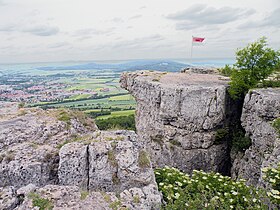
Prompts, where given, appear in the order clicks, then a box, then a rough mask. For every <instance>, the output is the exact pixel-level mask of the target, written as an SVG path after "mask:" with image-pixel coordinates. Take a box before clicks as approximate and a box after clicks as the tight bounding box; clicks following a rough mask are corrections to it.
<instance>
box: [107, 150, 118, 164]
mask: <svg viewBox="0 0 280 210" xmlns="http://www.w3.org/2000/svg"><path fill="white" fill-rule="evenodd" d="M108 161H109V163H110V165H111V166H113V167H117V166H118V162H117V160H116V156H115V152H114V151H113V150H109V151H108Z"/></svg>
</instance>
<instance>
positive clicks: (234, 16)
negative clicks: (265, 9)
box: [167, 4, 256, 30]
mask: <svg viewBox="0 0 280 210" xmlns="http://www.w3.org/2000/svg"><path fill="white" fill-rule="evenodd" d="M255 12H256V11H255V10H254V9H243V8H232V7H221V8H214V7H209V6H207V5H205V4H195V5H193V6H191V7H189V8H188V9H185V10H183V11H179V12H177V13H174V14H170V15H168V16H167V18H168V19H171V20H175V21H178V22H177V24H176V29H177V30H189V29H194V28H199V27H201V26H204V25H221V24H226V23H229V22H233V21H236V20H238V19H240V18H244V17H248V16H250V15H252V14H254V13H255Z"/></svg>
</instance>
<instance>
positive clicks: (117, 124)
mask: <svg viewBox="0 0 280 210" xmlns="http://www.w3.org/2000/svg"><path fill="white" fill-rule="evenodd" d="M95 123H96V125H97V127H98V128H99V129H100V130H111V129H114V130H116V129H125V130H134V131H135V130H136V128H135V117H134V115H129V116H120V117H110V118H108V119H96V120H95Z"/></svg>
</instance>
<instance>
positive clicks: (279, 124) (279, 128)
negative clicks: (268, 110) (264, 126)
mask: <svg viewBox="0 0 280 210" xmlns="http://www.w3.org/2000/svg"><path fill="white" fill-rule="evenodd" d="M272 126H273V127H274V128H275V129H276V131H277V132H278V134H279V136H280V118H277V119H275V120H274V121H273V123H272Z"/></svg>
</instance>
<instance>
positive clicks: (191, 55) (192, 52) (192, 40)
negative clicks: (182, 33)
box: [190, 36, 193, 62]
mask: <svg viewBox="0 0 280 210" xmlns="http://www.w3.org/2000/svg"><path fill="white" fill-rule="evenodd" d="M192 54H193V36H192V41H191V60H190V62H192Z"/></svg>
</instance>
